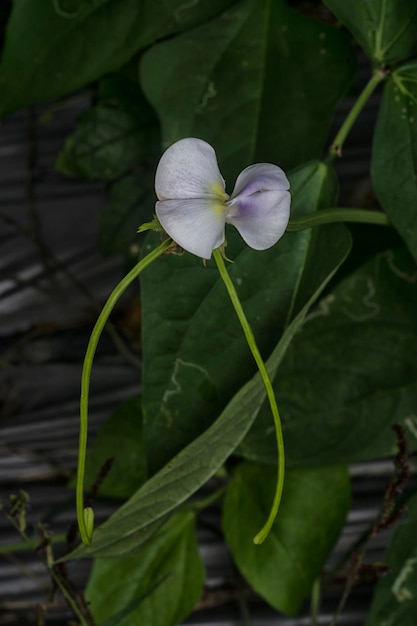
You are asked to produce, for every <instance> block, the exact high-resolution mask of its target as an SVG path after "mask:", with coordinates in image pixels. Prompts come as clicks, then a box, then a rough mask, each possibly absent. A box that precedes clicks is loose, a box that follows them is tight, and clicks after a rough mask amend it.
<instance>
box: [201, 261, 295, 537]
mask: <svg viewBox="0 0 417 626" xmlns="http://www.w3.org/2000/svg"><path fill="white" fill-rule="evenodd" d="M213 257H214V260H215V262H216V264H217V267H218V270H219V273H220V276H221V278H222V280H223V282H224V284H225V287H226V289H227V292H228V294H229V297H230V300H231V302H232V304H233V307H234V309H235V311H236V315H237V317H238V319H239V322H240V325H241V326H242V329H243V332H244V335H245V338H246V341H247V344H248V346H249V349H250V351H251V353H252V356H253V358H254V359H255V362H256V365H257V366H258V370H259V373H260V375H261V378H262V380H263V383H264V385H265V390H266V394H267V396H268V400H269V404H270V406H271V411H272V415H273V418H274V424H275V434H276V442H277V452H278V475H277V485H276V489H275V495H274V499H273V503H272V507H271V511H270V513H269V516H268V519H267V521H266V523H265V525H264V526H263V527H262V528H261V530H260V531H259V532H258V534H257V535H256V536H255V537H254V539H253V541H254V543H256V544H260V543H263V542H264V541H265V539H266V538H267V536H268V535H269V532H270V530H271V528H272V524H273V523H274V520H275V518H276V516H277V513H278V509H279V505H280V502H281V496H282V490H283V487H284V472H285V454H284V439H283V436H282V427H281V419H280V416H279V411H278V406H277V402H276V399H275V393H274V390H273V388H272V383H271V380H270V378H269V375H268V372H267V371H266V367H265V363H264V361H263V359H262V357H261V354H260V352H259V349H258V346H257V345H256V341H255V337H254V335H253V332H252V328H251V326H250V324H249V322H248V320H247V317H246V315H245V313H244V311H243V308H242V304H241V302H240V300H239V296H238V295H237V292H236V289H235V286H234V285H233V282H232V280H231V278H230V276H229V274H228V272H227V270H226V267H225V264H224V261H223V257H222V255H221V253H220V251H219V250H213Z"/></svg>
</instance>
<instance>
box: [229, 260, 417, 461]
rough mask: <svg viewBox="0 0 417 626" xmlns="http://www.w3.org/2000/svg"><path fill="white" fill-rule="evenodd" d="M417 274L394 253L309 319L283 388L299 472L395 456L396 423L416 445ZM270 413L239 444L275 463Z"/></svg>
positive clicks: (352, 279)
mask: <svg viewBox="0 0 417 626" xmlns="http://www.w3.org/2000/svg"><path fill="white" fill-rule="evenodd" d="M416 281H417V268H416V265H415V263H414V261H413V260H412V259H411V258H410V257H409V255H408V253H407V252H406V251H405V250H403V249H400V250H396V251H386V252H384V253H382V254H379V255H377V256H376V257H375V258H373V259H372V261H370V262H368V263H367V264H365V265H364V266H363V267H361V268H360V269H359V270H357V271H356V272H354V273H353V274H352V275H351V276H349V277H348V278H346V279H345V280H344V281H342V282H341V283H340V285H338V286H337V288H336V289H335V290H334V291H333V293H331V294H329V295H327V296H326V298H325V299H324V300H323V301H322V302H321V303H320V305H319V307H318V308H317V309H316V310H315V311H313V312H312V313H311V315H310V316H309V317H307V319H306V322H305V324H304V326H303V329H302V331H301V332H300V333H298V334H297V336H296V337H295V338H294V341H293V342H292V344H291V346H290V347H289V349H288V351H287V353H286V356H285V358H284V360H283V362H282V364H281V367H280V369H279V371H278V374H277V376H276V379H275V381H274V389H275V393H276V394H277V398H278V401H279V406H280V409H281V414H282V418H283V429H284V440H285V445H286V455H287V462H288V464H289V465H291V466H294V465H296V466H300V465H307V466H311V465H324V464H331V463H338V462H339V463H340V462H343V463H348V462H354V461H359V460H364V459H368V458H375V457H379V456H387V455H389V454H392V453H393V452H394V451H395V444H396V441H395V436H394V433H393V432H392V430H391V425H392V424H393V423H400V424H403V425H404V426H405V428H406V430H407V431H408V432H409V433H410V437H411V439H410V443H411V444H412V445H413V447H416V445H417V420H416V418H415V407H416V403H417V354H416V351H415V350H414V349H413V346H414V345H415V344H416V343H417V290H416ZM271 430H272V429H271V423H270V416H269V414H268V411H267V410H266V409H265V407H264V408H263V410H262V411H261V413H260V414H259V417H258V419H257V421H256V424H255V425H254V427H253V429H252V431H251V432H250V433H249V435H248V437H247V438H246V439H245V441H244V442H243V444H242V445H241V447H240V452H242V454H244V455H245V456H246V457H247V458H250V459H254V460H260V461H262V462H270V463H275V462H276V452H275V445H274V442H273V437H272V433H271Z"/></svg>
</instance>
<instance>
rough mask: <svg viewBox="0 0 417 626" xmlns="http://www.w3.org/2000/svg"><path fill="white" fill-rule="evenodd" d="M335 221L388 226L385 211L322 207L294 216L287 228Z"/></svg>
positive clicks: (297, 228)
mask: <svg viewBox="0 0 417 626" xmlns="http://www.w3.org/2000/svg"><path fill="white" fill-rule="evenodd" d="M336 222H356V223H358V224H376V225H378V226H389V225H390V221H389V220H388V218H387V216H386V215H385V213H381V212H380V211H366V210H365V209H350V208H337V209H323V210H322V211H317V212H316V213H313V214H311V215H304V216H303V217H295V218H294V219H292V220H290V221H289V224H288V226H287V230H288V231H289V232H295V231H297V230H304V229H305V228H313V227H314V226H322V225H324V224H334V223H336Z"/></svg>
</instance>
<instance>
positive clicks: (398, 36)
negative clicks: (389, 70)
mask: <svg viewBox="0 0 417 626" xmlns="http://www.w3.org/2000/svg"><path fill="white" fill-rule="evenodd" d="M324 2H325V4H327V6H328V7H329V8H330V9H331V10H332V11H333V12H334V13H335V15H337V17H338V18H339V19H340V21H341V22H342V23H343V24H344V25H345V26H347V28H349V30H350V31H351V32H352V34H353V35H354V37H355V38H356V39H357V41H358V42H359V43H360V44H361V46H362V47H363V49H364V50H365V52H366V53H367V55H368V56H369V57H371V58H372V59H375V61H378V62H379V63H384V64H387V63H388V64H390V63H397V62H398V61H404V60H405V59H407V58H408V57H410V56H412V55H413V54H415V53H416V52H417V5H416V3H415V2H414V0H394V1H393V0H351V1H350V2H347V1H346V0H324Z"/></svg>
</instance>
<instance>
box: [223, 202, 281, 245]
mask: <svg viewBox="0 0 417 626" xmlns="http://www.w3.org/2000/svg"><path fill="white" fill-rule="evenodd" d="M290 204H291V195H290V193H289V191H285V190H284V191H264V192H257V193H254V194H252V195H251V196H243V195H239V196H238V197H235V198H234V199H232V200H230V201H229V202H228V203H227V208H228V213H227V216H226V222H228V223H229V224H233V226H235V227H236V228H237V230H238V231H239V233H240V235H241V236H242V238H243V239H244V241H246V243H247V244H248V246H250V247H251V248H254V249H255V250H266V249H267V248H270V247H271V246H273V245H275V244H276V242H277V241H278V240H279V239H280V238H281V237H282V236H283V234H284V233H285V229H286V228H287V225H288V220H289V218H290Z"/></svg>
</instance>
